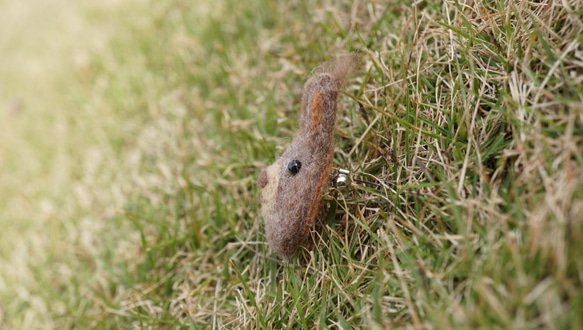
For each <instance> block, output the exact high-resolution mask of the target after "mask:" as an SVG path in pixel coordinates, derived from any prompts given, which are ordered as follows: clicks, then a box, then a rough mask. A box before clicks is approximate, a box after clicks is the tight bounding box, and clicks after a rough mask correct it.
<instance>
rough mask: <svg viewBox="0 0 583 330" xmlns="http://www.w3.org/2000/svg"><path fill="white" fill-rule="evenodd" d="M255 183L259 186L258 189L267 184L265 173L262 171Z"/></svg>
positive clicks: (267, 179)
mask: <svg viewBox="0 0 583 330" xmlns="http://www.w3.org/2000/svg"><path fill="white" fill-rule="evenodd" d="M257 183H258V184H259V188H261V189H263V188H265V186H267V184H268V183H269V178H268V177H267V171H266V170H263V171H261V173H259V178H258V179H257Z"/></svg>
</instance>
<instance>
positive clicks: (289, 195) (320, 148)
mask: <svg viewBox="0 0 583 330" xmlns="http://www.w3.org/2000/svg"><path fill="white" fill-rule="evenodd" d="M355 60H356V57H355V56H348V57H344V58H342V59H340V60H337V61H334V62H330V63H328V64H327V65H325V66H324V70H323V72H320V73H316V74H314V75H313V76H312V77H311V78H310V79H309V80H308V81H307V82H306V85H305V86H304V93H303V96H302V107H301V113H300V125H299V129H298V132H297V133H296V135H295V136H294V138H293V140H292V142H291V144H290V146H289V147H288V148H287V149H286V150H285V152H284V153H283V154H282V155H281V157H280V158H279V159H278V160H277V161H276V162H275V163H273V164H272V165H270V166H269V167H267V168H266V169H264V170H263V171H262V172H261V173H260V174H259V179H258V184H259V188H260V193H261V198H260V199H261V215H262V216H263V219H264V221H265V233H266V236H267V241H268V242H269V245H270V246H271V248H272V249H273V250H274V251H275V252H276V253H277V255H278V256H279V257H280V258H284V259H287V258H289V257H291V256H293V255H294V253H295V252H296V250H297V249H298V248H299V247H300V246H301V245H302V244H303V242H304V241H305V239H306V237H307V235H308V233H309V230H310V228H311V227H312V225H313V223H314V219H315V217H316V214H317V211H318V206H319V204H320V199H321V197H322V194H323V189H324V186H325V184H326V181H327V180H328V176H329V175H330V169H331V167H332V158H333V153H334V126H335V120H336V101H337V99H338V94H339V93H340V88H341V86H342V84H343V82H344V80H345V79H346V77H347V75H348V74H349V73H350V71H351V70H352V68H353V65H354V63H355Z"/></svg>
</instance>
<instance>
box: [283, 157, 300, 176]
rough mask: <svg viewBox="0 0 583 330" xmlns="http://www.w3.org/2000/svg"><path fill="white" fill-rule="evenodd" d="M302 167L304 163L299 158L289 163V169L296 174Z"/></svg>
mask: <svg viewBox="0 0 583 330" xmlns="http://www.w3.org/2000/svg"><path fill="white" fill-rule="evenodd" d="M301 168H302V163H301V162H300V161H299V160H295V159H294V160H292V161H291V162H289V164H287V169H288V170H289V171H290V172H291V174H293V175H296V174H298V172H299V171H300V169H301Z"/></svg>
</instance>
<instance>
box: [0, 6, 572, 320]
mask: <svg viewBox="0 0 583 330" xmlns="http://www.w3.org/2000/svg"><path fill="white" fill-rule="evenodd" d="M111 6H112V8H114V10H111V9H107V10H104V9H99V10H95V9H92V10H87V11H81V13H82V14H83V15H84V16H82V17H84V19H85V20H87V21H88V26H91V24H97V23H96V22H104V18H105V17H117V18H116V19H115V20H112V21H110V23H108V24H110V25H105V24H104V23H99V24H104V26H106V27H107V28H108V29H106V31H116V32H115V33H112V34H111V35H108V37H107V38H106V39H107V40H108V41H107V42H106V43H105V45H106V46H104V47H97V50H95V51H92V52H90V56H88V58H89V60H88V61H86V62H84V64H83V65H80V66H78V67H75V68H74V69H70V68H65V69H63V70H69V71H67V72H70V74H71V75H70V76H68V77H65V78H62V81H59V83H60V84H61V85H59V86H66V88H67V90H69V91H70V92H69V93H67V95H66V97H59V98H57V101H54V99H55V96H54V95H58V94H59V89H58V88H53V89H48V91H47V96H46V98H45V99H41V100H48V101H45V102H49V101H50V102H58V103H57V104H58V106H60V107H63V108H64V109H65V110H63V111H62V112H57V114H58V115H55V117H56V119H55V118H51V117H50V116H49V119H42V120H39V123H38V124H36V123H35V125H39V127H40V128H39V129H41V131H42V132H47V134H53V132H55V130H56V132H57V133H58V132H59V131H58V127H65V128H67V129H66V132H67V133H66V134H63V135H62V136H61V139H62V140H60V141H61V142H59V143H57V144H56V145H57V146H58V147H59V146H60V147H59V148H61V149H58V148H57V149H58V150H62V151H60V152H59V151H57V152H56V155H57V156H55V157H56V160H52V159H53V158H50V157H52V156H50V155H54V154H55V153H53V152H49V153H47V154H46V155H43V156H42V157H41V156H39V158H40V159H41V160H42V159H46V157H49V158H48V159H50V160H51V161H50V162H48V163H49V164H51V165H50V166H49V167H48V168H49V169H51V168H52V169H53V170H52V171H51V170H48V171H47V170H46V169H45V170H43V168H45V167H42V166H40V169H36V170H34V169H33V170H31V171H29V172H24V173H23V172H19V171H17V170H16V169H17V168H26V166H33V165H31V164H35V163H34V162H32V161H31V160H30V158H26V157H21V158H14V159H21V160H20V162H19V161H16V160H15V161H14V162H15V163H14V165H10V166H11V167H10V166H9V167H8V168H9V169H10V171H13V172H10V171H9V172H8V173H12V175H8V176H6V177H7V178H8V177H16V178H17V179H21V180H22V179H23V178H29V179H30V181H31V182H32V187H35V189H39V192H38V193H23V194H24V195H22V196H23V197H22V198H21V197H19V196H21V195H18V194H17V195H16V196H17V197H14V199H13V200H11V201H22V200H26V201H30V200H34V201H37V200H38V202H34V203H32V205H35V206H36V205H40V206H41V207H42V206H43V205H45V211H44V212H46V213H47V214H49V215H48V216H47V217H48V220H30V219H36V217H34V214H35V213H34V211H36V209H32V210H30V211H27V210H24V211H23V210H21V209H22V207H21V208H16V209H15V208H13V207H11V206H10V205H11V204H13V203H12V202H10V203H6V202H5V203H3V204H0V205H2V207H1V209H0V210H2V211H3V212H2V213H0V214H2V218H3V219H2V221H3V223H6V224H8V225H9V227H8V228H12V229H11V230H10V233H11V235H21V236H20V237H18V236H14V237H18V240H19V241H22V242H24V243H22V244H23V245H22V246H24V247H25V248H30V247H34V246H36V245H37V244H40V247H39V248H38V249H37V250H35V251H38V252H39V253H35V254H28V255H27V254H18V251H20V250H19V249H18V248H16V247H14V246H16V244H15V243H11V244H8V243H5V242H9V241H10V240H9V239H3V240H2V241H3V242H2V243H3V249H4V244H6V245H7V246H8V247H6V248H5V251H10V253H4V255H1V256H2V259H0V260H2V268H3V270H2V271H0V297H1V299H2V300H0V310H1V311H2V313H0V320H2V322H3V323H2V325H3V326H6V327H26V328H29V327H32V326H37V327H45V326H49V327H55V328H63V327H66V328H73V327H77V328H86V327H97V328H130V327H137V328H167V327H172V328H174V327H176V328H183V327H184V328H186V327H189V328H207V327H213V328H222V327H227V328H283V327H286V328H330V327H339V328H350V327H363V328H386V327H390V328H396V327H399V328H527V329H530V328H581V327H583V320H582V316H581V313H580V311H581V310H583V306H582V305H583V294H581V292H582V282H583V248H582V245H581V244H579V241H580V239H581V235H582V233H583V222H582V221H581V220H582V219H583V173H582V170H583V155H582V148H581V145H583V144H582V141H581V140H582V137H583V127H582V126H581V123H582V122H583V106H582V104H583V100H582V99H581V97H582V96H581V95H583V87H582V86H583V84H582V82H583V81H582V80H583V78H582V77H583V62H582V58H581V52H582V48H583V39H581V37H580V35H582V34H583V33H582V32H583V24H582V23H581V15H582V13H583V12H582V11H583V2H581V1H578V0H574V1H564V2H546V1H543V2H542V3H535V2H506V1H499V2H482V3H479V4H475V5H474V4H471V5H467V4H465V3H459V2H450V1H446V2H429V1H422V2H416V3H415V4H411V3H410V2H400V1H395V2H389V3H382V2H368V1H367V2H363V3H351V2H348V1H339V2H336V3H335V4H333V5H332V4H319V3H316V2H311V1H290V2H287V3H285V4H283V3H278V4H275V3H271V2H267V1H262V0H256V1H252V2H249V3H247V4H246V5H245V6H243V5H240V4H237V3H231V2H228V1H221V2H218V3H216V4H213V5H212V6H211V5H210V4H206V3H204V2H203V3H188V2H184V1H178V0H176V1H166V2H164V3H160V2H157V3H151V2H147V1H145V2H137V1H136V2H135V3H132V4H131V6H130V5H127V7H125V6H121V5H119V4H117V5H116V4H113V5H111ZM108 8H109V7H108ZM130 13H131V14H130ZM92 22H93V23H92ZM87 29H89V27H87ZM109 29H111V30H109ZM92 31H93V30H92ZM95 33H97V32H95ZM67 47H72V46H67ZM64 48H65V47H64ZM67 49H68V48H67ZM347 51H354V52H358V53H359V54H360V55H359V58H360V62H361V63H360V67H359V68H360V69H359V71H358V72H357V73H355V74H354V75H353V77H352V78H351V79H350V80H349V82H348V84H347V85H346V87H345V92H344V94H343V95H342V96H341V99H340V108H339V115H338V125H337V140H336V152H335V158H334V164H333V166H334V170H338V169H340V168H344V169H349V170H350V172H351V178H350V179H351V180H350V184H349V185H347V186H344V187H337V186H335V185H333V184H330V185H329V186H328V188H327V190H326V193H325V196H324V201H323V204H324V206H325V214H324V216H322V217H321V219H319V220H318V222H317V224H316V226H315V230H313V231H312V233H311V237H310V238H309V240H308V242H307V244H306V248H305V249H303V250H302V251H301V252H300V253H299V254H298V256H297V257H295V258H294V259H293V260H291V261H290V262H289V263H282V262H281V261H280V260H278V259H277V258H276V256H275V255H274V254H272V253H271V252H270V251H269V248H268V246H267V245H266V241H265V238H264V236H263V223H262V221H261V219H260V218H259V213H258V210H259V205H258V187H257V184H256V179H257V175H258V173H259V171H260V170H261V169H262V168H264V167H265V166H267V165H268V164H270V163H271V162H273V161H274V160H275V159H276V157H277V156H278V155H279V154H281V152H282V151H283V150H284V148H285V147H286V144H287V143H289V141H290V139H291V136H292V135H293V132H294V131H295V129H296V126H297V121H296V120H297V114H298V109H299V96H300V95H301V88H302V85H303V83H304V82H305V80H306V79H307V77H309V75H310V72H311V70H313V69H314V68H315V67H317V66H318V65H320V64H321V63H322V62H324V61H325V60H327V59H329V58H330V57H331V56H333V55H335V54H338V53H343V52H347ZM55 61H57V60H55ZM46 79H48V78H46ZM40 103H41V105H38V106H37V108H38V109H39V110H38V113H30V112H25V113H24V114H22V115H21V116H22V117H20V118H21V119H18V120H21V121H22V123H21V126H17V128H15V129H14V130H13V131H10V132H11V133H10V134H9V133H5V134H6V136H8V137H10V138H13V137H14V136H16V137H17V138H18V137H19V136H21V135H22V136H24V137H26V136H29V135H30V136H35V134H33V133H34V130H33V132H32V133H31V132H29V131H27V130H29V129H31V128H30V127H29V123H30V121H31V118H35V116H36V115H39V114H42V113H44V112H42V111H41V109H42V102H40ZM19 116H20V115H19ZM62 116H64V117H62ZM17 118H18V117H17ZM38 118H44V117H42V116H41V117H38ZM63 118H64V119H63ZM47 123H50V124H51V125H49V126H48V127H49V128H46V127H47V126H46V125H47ZM59 123H61V124H59ZM63 123H64V124H63ZM30 125H32V124H30ZM43 125H45V126H43ZM59 125H61V126H59ZM32 127H36V126H32ZM43 127H44V128H43ZM55 127H57V128H55ZM43 129H44V130H46V131H44V130H43ZM23 132H27V133H26V134H25V133H23ZM21 138H22V137H21ZM22 141H26V139H25V138H22ZM71 141H76V142H75V143H73V142H71ZM46 144H47V143H46V142H44V141H43V139H42V138H41V139H39V140H38V141H36V140H35V141H34V142H30V143H27V144H22V145H20V144H19V145H16V146H15V147H12V148H9V147H5V148H4V149H2V150H8V151H5V152H6V153H7V154H8V155H12V154H11V153H16V152H22V153H27V152H28V153H31V152H32V153H34V152H40V151H41V150H44V148H46ZM7 145H8V144H7ZM48 145H49V146H50V145H51V144H50V143H49V144H48ZM3 147H4V146H3ZM59 157H60V158H59ZM58 159H61V163H59V161H58ZM63 162H64V163H65V164H70V172H67V173H69V174H67V175H64V174H62V173H63V171H62V166H61V164H63ZM79 164H83V165H79ZM0 165H2V166H6V165H4V163H0ZM53 167H54V168H53ZM59 175H61V176H59ZM63 177H64V179H63ZM59 178H60V179H59ZM37 182H38V183H37ZM46 184H49V185H53V184H54V185H57V187H56V188H55V191H50V190H49V189H47V190H44V188H43V189H40V188H41V187H43V186H44V185H46ZM60 186H70V187H73V190H74V191H75V193H74V194H65V193H64V192H65V191H68V189H64V188H59V187H60ZM23 187H24V186H23V185H22V184H21V183H20V182H19V181H15V182H14V183H12V185H8V188H10V189H12V190H8V191H18V189H19V188H23ZM24 190H26V189H24ZM7 196H9V194H7ZM43 203H44V204H43ZM25 205H26V204H25ZM46 205H49V206H46ZM41 210H42V208H41ZM114 210H115V211H114ZM9 211H10V212H12V213H10V212H9ZM13 214H16V215H18V217H19V218H22V219H23V221H25V222H24V225H22V226H23V227H24V228H25V230H20V229H19V228H18V226H16V225H14V223H13V222H9V221H4V219H14V218H13V217H12V215H13ZM35 228H36V229H35ZM51 228H53V230H52V231H50V230H49V231H48V233H50V235H51V239H47V238H46V237H43V235H42V234H43V233H46V232H47V230H48V229H51ZM55 228H56V229H55ZM6 237H7V238H8V237H9V236H6ZM55 240H57V241H60V242H55ZM15 241H16V240H13V241H12V242H15ZM38 242H40V243H38ZM23 260H27V261H26V262H23ZM5 265H6V266H5ZM11 267H12V269H13V271H6V270H5V269H11ZM18 274H26V276H27V277H26V279H25V280H23V279H21V278H20V277H19V276H18ZM8 283H16V285H14V286H11V285H8ZM15 295H16V296H17V297H18V299H16V300H14V299H12V298H11V297H14V296H15Z"/></svg>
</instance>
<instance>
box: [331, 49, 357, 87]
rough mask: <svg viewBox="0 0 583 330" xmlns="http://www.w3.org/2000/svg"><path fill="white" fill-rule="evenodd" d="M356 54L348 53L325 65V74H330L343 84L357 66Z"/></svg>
mask: <svg viewBox="0 0 583 330" xmlns="http://www.w3.org/2000/svg"><path fill="white" fill-rule="evenodd" d="M358 59H359V57H358V54H356V53H350V54H348V55H342V56H339V57H337V58H335V59H334V60H332V61H330V62H328V63H327V64H326V70H325V71H326V72H328V73H330V74H331V75H333V76H334V78H336V79H337V80H339V81H340V82H341V83H343V82H344V81H345V80H346V79H347V78H348V76H350V75H351V74H352V73H353V72H354V71H356V68H357V66H358Z"/></svg>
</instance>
